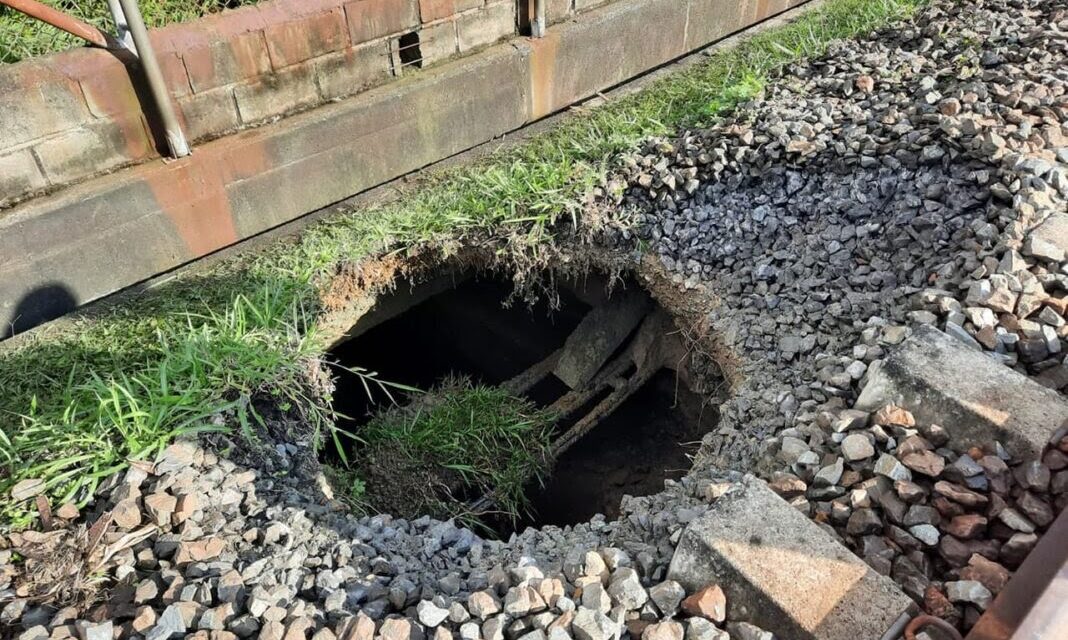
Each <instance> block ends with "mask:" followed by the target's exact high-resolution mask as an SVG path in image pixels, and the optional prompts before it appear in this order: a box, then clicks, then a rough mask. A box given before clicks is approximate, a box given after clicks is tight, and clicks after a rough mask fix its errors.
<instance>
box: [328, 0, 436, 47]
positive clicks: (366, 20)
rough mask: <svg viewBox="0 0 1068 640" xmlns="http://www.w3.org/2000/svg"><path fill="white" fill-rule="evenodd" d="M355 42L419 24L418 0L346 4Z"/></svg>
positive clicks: (384, 0)
mask: <svg viewBox="0 0 1068 640" xmlns="http://www.w3.org/2000/svg"><path fill="white" fill-rule="evenodd" d="M345 17H346V19H347V20H348V23H349V34H350V35H351V36H352V43H353V44H360V43H361V42H367V41H368V40H374V39H375V38H381V37H383V36H388V35H391V34H394V33H400V32H402V31H407V30H408V29H411V28H412V27H415V26H416V25H418V24H419V8H418V5H416V0H356V1H355V2H350V3H348V4H346V5H345Z"/></svg>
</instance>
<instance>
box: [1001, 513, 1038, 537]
mask: <svg viewBox="0 0 1068 640" xmlns="http://www.w3.org/2000/svg"><path fill="white" fill-rule="evenodd" d="M998 520H1001V521H1002V522H1003V523H1005V525H1006V526H1007V527H1009V528H1010V529H1014V530H1016V531H1019V532H1021V533H1034V531H1035V525H1034V523H1033V522H1031V521H1030V520H1028V519H1027V518H1025V517H1023V515H1021V514H1020V512H1019V511H1017V510H1016V509H1013V508H1012V507H1008V508H1005V509H1002V510H1001V511H1000V512H999V513H998Z"/></svg>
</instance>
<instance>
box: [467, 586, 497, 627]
mask: <svg viewBox="0 0 1068 640" xmlns="http://www.w3.org/2000/svg"><path fill="white" fill-rule="evenodd" d="M467 610H468V611H470V612H471V615H473V616H475V617H476V618H479V619H480V620H485V619H487V618H489V617H490V616H492V615H494V614H496V613H500V611H501V605H500V602H499V601H498V600H497V598H495V597H494V596H493V594H491V593H490V592H488V591H476V592H474V593H472V594H471V595H470V596H468V598H467Z"/></svg>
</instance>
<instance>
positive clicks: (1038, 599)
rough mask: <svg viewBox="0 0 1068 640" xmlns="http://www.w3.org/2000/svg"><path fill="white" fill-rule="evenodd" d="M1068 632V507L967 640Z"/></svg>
mask: <svg viewBox="0 0 1068 640" xmlns="http://www.w3.org/2000/svg"><path fill="white" fill-rule="evenodd" d="M1066 637H1068V509H1066V510H1065V511H1063V512H1061V514H1060V516H1058V517H1057V519H1056V520H1055V521H1054V522H1053V524H1052V525H1051V526H1050V528H1049V529H1048V530H1046V533H1045V534H1044V535H1043V536H1042V539H1041V540H1040V541H1039V542H1038V545H1037V546H1035V548H1034V549H1033V550H1032V551H1031V553H1030V554H1028V556H1027V559H1026V560H1024V562H1023V564H1022V565H1020V568H1019V569H1018V570H1017V571H1016V573H1015V574H1014V575H1013V576H1012V579H1011V580H1009V582H1008V584H1007V585H1005V588H1004V589H1002V591H1001V593H999V594H998V597H997V598H995V599H994V602H993V604H991V605H990V608H988V609H987V610H986V613H984V614H983V615H982V617H981V618H979V621H978V622H977V623H976V625H975V626H974V627H972V630H971V632H969V633H968V635H967V637H966V640H1008V639H1010V638H1012V639H1013V640H1024V639H1025V638H1026V639H1032V638H1044V639H1046V638H1048V639H1049V640H1053V639H1054V638H1066Z"/></svg>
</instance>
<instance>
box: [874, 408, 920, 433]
mask: <svg viewBox="0 0 1068 640" xmlns="http://www.w3.org/2000/svg"><path fill="white" fill-rule="evenodd" d="M872 422H874V423H875V424H877V425H879V426H881V427H889V426H899V427H907V428H911V427H914V426H916V419H915V418H913V416H912V412H910V411H908V410H906V409H902V408H901V407H899V406H897V405H892V404H888V405H886V406H885V407H883V408H882V409H879V410H878V411H876V412H875V415H874V416H873V417H872Z"/></svg>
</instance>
